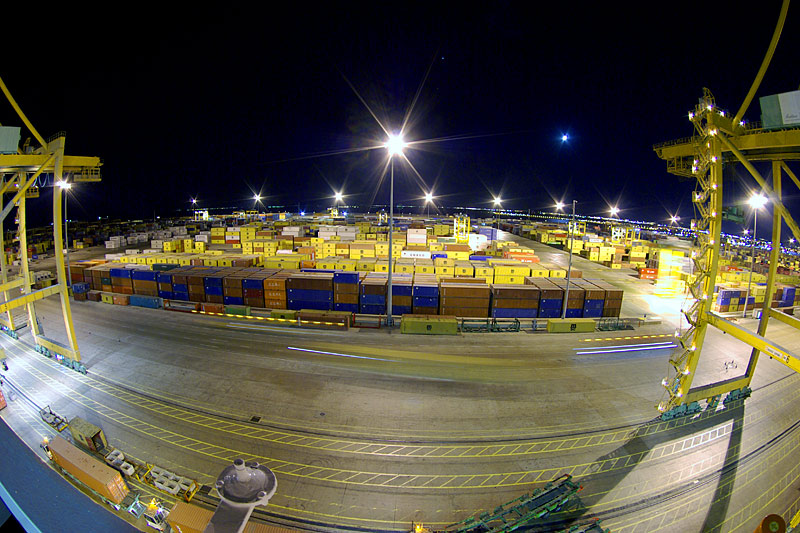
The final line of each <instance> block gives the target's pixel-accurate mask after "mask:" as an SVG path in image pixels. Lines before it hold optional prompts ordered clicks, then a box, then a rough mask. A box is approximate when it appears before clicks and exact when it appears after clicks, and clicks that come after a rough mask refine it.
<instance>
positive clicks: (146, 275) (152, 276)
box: [131, 270, 158, 305]
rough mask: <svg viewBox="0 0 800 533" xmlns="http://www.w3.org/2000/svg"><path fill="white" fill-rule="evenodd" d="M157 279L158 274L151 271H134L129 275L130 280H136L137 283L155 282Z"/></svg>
mask: <svg viewBox="0 0 800 533" xmlns="http://www.w3.org/2000/svg"><path fill="white" fill-rule="evenodd" d="M157 277H158V272H155V271H153V270H134V271H133V273H132V274H131V278H133V279H138V280H139V281H156V278H157ZM131 305H133V304H131Z"/></svg>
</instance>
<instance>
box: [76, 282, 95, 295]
mask: <svg viewBox="0 0 800 533" xmlns="http://www.w3.org/2000/svg"><path fill="white" fill-rule="evenodd" d="M91 288H92V287H91V285H89V284H88V283H73V284H72V292H73V293H75V294H86V293H87V292H89V290H90V289H91Z"/></svg>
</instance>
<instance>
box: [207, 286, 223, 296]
mask: <svg viewBox="0 0 800 533" xmlns="http://www.w3.org/2000/svg"><path fill="white" fill-rule="evenodd" d="M206 294H207V295H209V296H222V287H209V286H208V285H206Z"/></svg>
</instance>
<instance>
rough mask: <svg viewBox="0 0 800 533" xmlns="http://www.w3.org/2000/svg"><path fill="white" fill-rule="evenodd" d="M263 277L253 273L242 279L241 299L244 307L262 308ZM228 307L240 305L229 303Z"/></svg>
mask: <svg viewBox="0 0 800 533" xmlns="http://www.w3.org/2000/svg"><path fill="white" fill-rule="evenodd" d="M265 279H267V278H266V277H265V276H263V275H261V274H258V273H254V274H251V275H250V276H248V277H246V278H243V279H242V280H241V283H242V297H243V301H244V305H246V306H248V307H264V280H265ZM230 305H242V304H236V303H234V302H231V303H230Z"/></svg>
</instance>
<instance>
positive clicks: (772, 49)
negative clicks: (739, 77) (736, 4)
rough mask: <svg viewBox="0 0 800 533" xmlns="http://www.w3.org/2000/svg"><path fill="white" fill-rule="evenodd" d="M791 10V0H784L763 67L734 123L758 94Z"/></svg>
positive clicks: (740, 117)
mask: <svg viewBox="0 0 800 533" xmlns="http://www.w3.org/2000/svg"><path fill="white" fill-rule="evenodd" d="M788 11H789V0H783V5H782V6H781V14H780V15H779V16H778V24H777V25H776V26H775V31H774V32H773V33H772V40H771V41H770V42H769V47H768V48H767V53H766V54H765V55H764V60H763V61H761V67H759V69H758V74H756V79H754V80H753V84H752V85H751V86H750V90H749V91H748V92H747V96H746V97H745V99H744V102H742V106H741V107H740V108H739V111H737V112H736V117H734V119H733V123H734V124H738V123H739V121H740V120H741V119H742V117H743V116H744V113H745V111H747V108H748V107H749V106H750V102H751V101H752V100H753V97H754V96H755V95H756V91H757V90H758V87H759V86H760V85H761V80H762V79H764V74H765V73H766V72H767V67H768V66H769V63H770V61H771V60H772V55H773V54H774V53H775V48H776V47H777V46H778V39H780V37H781V32H782V31H783V23H784V22H786V13H787V12H788Z"/></svg>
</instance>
